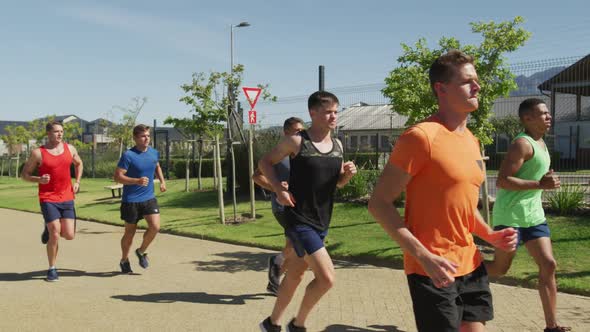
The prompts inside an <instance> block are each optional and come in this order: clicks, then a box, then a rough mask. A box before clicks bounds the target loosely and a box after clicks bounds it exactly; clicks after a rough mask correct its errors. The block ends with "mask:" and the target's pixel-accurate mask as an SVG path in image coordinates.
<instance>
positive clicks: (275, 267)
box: [252, 117, 304, 295]
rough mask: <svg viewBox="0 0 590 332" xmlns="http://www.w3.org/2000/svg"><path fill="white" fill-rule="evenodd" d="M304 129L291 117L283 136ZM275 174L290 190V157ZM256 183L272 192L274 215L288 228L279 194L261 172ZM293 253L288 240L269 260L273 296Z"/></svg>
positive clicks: (255, 180)
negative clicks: (278, 199)
mask: <svg viewBox="0 0 590 332" xmlns="http://www.w3.org/2000/svg"><path fill="white" fill-rule="evenodd" d="M303 129H304V128H303V120H301V119H300V118H296V117H290V118H288V119H287V120H285V122H284V123H283V134H284V135H285V136H292V135H297V133H299V132H300V131H302V130H303ZM273 167H274V170H275V173H276V174H277V176H278V177H279V180H280V181H281V183H283V184H284V186H285V187H287V188H288V186H289V185H288V182H289V171H290V164H289V157H285V158H283V160H281V161H280V162H279V163H277V164H275V165H274V166H273ZM252 179H253V180H254V182H256V184H257V185H259V186H261V187H262V188H264V189H266V190H270V191H271V193H270V202H271V206H272V214H273V215H274V217H275V219H276V220H277V221H278V222H279V224H280V225H281V226H282V227H283V228H286V227H287V224H286V222H285V215H284V211H285V207H284V206H282V205H281V204H280V203H279V202H278V201H277V194H276V193H275V192H274V191H272V186H271V184H270V182H269V181H268V179H267V178H266V177H265V176H264V175H262V173H261V172H260V170H258V169H257V170H256V172H254V175H253V176H252ZM292 252H293V245H292V244H291V242H289V240H288V239H287V240H286V241H285V247H284V248H283V250H282V251H281V252H280V253H279V254H278V255H273V256H271V257H269V259H268V285H267V286H266V290H267V291H269V292H270V293H272V294H273V295H276V294H277V291H278V289H279V284H280V279H281V275H283V273H285V269H284V266H285V261H286V260H287V258H288V257H289V254H291V253H292Z"/></svg>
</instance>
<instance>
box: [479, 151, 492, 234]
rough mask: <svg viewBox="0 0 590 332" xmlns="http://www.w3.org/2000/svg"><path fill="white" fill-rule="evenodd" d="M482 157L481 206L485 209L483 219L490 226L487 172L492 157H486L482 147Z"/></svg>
mask: <svg viewBox="0 0 590 332" xmlns="http://www.w3.org/2000/svg"><path fill="white" fill-rule="evenodd" d="M481 156H482V159H483V160H482V162H481V163H482V167H483V191H482V195H481V196H482V197H481V206H482V208H483V216H482V217H483V219H484V220H485V222H486V224H488V225H490V226H491V224H490V222H491V220H490V200H489V195H488V193H489V191H488V173H487V170H486V162H487V161H488V160H489V159H490V157H487V156H486V152H485V150H484V148H483V146H482V147H481Z"/></svg>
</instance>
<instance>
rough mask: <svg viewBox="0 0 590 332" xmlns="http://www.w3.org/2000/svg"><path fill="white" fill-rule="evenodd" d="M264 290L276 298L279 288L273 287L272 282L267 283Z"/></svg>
mask: <svg viewBox="0 0 590 332" xmlns="http://www.w3.org/2000/svg"><path fill="white" fill-rule="evenodd" d="M266 290H267V291H268V292H269V293H271V294H272V295H274V296H277V293H278V292H279V287H278V286H276V285H273V284H272V282H269V283H268V285H266Z"/></svg>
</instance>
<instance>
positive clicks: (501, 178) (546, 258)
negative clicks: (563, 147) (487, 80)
mask: <svg viewBox="0 0 590 332" xmlns="http://www.w3.org/2000/svg"><path fill="white" fill-rule="evenodd" d="M518 116H519V117H520V121H521V123H522V125H523V126H524V128H525V130H524V132H523V133H520V134H518V135H517V136H516V138H515V139H514V140H513V142H512V144H511V145H510V147H509V148H508V153H507V154H506V158H504V160H503V161H502V164H501V165H500V170H499V171H498V180H497V182H496V184H497V186H498V187H499V188H500V189H499V190H498V195H497V197H496V203H495V204H494V210H493V222H494V229H497V230H500V229H504V228H507V227H513V228H515V229H516V230H517V231H518V242H519V243H520V242H522V243H524V245H525V247H526V249H527V250H528V252H529V255H531V257H533V259H534V260H535V263H537V266H538V267H539V295H540V297H541V304H542V306H543V312H544V313H545V324H546V328H545V332H563V331H571V328H569V327H564V326H559V325H558V324H557V312H556V311H557V283H556V280H555V269H556V268H557V263H556V262H555V258H553V249H552V246H551V239H550V232H549V226H548V225H547V220H546V219H545V211H544V210H543V204H542V201H541V195H542V194H543V190H544V189H557V188H559V187H560V181H559V178H558V176H557V174H555V173H553V170H551V169H549V166H550V164H551V159H550V157H549V151H548V150H547V145H545V141H544V140H543V136H544V135H545V133H547V131H548V130H549V128H550V127H551V114H550V113H549V110H548V109H547V105H546V104H545V102H544V101H543V100H541V99H538V98H529V99H526V100H524V101H523V102H522V103H521V104H520V106H519V108H518ZM515 255H516V251H512V252H503V251H496V254H495V257H494V260H493V261H491V262H486V268H487V270H488V273H489V274H490V276H493V277H500V276H503V275H504V274H506V272H508V269H509V268H510V265H511V264H512V260H513V259H514V256H515Z"/></svg>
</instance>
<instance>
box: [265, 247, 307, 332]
mask: <svg viewBox="0 0 590 332" xmlns="http://www.w3.org/2000/svg"><path fill="white" fill-rule="evenodd" d="M285 264H287V266H286V269H287V270H288V271H289V273H287V274H286V275H285V277H284V278H283V281H282V282H281V285H280V286H279V291H278V293H277V300H276V301H275V305H274V307H273V309H272V314H271V315H270V320H271V322H272V323H273V324H276V325H278V324H277V323H278V322H280V321H281V318H282V317H283V314H284V313H285V309H286V308H287V306H288V305H289V303H290V302H291V300H292V299H293V294H295V290H296V289H297V286H299V284H300V283H301V280H303V274H304V273H305V271H306V270H307V268H308V265H307V262H306V261H305V260H304V259H303V257H295V258H292V259H290V260H289V261H288V262H285Z"/></svg>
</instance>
